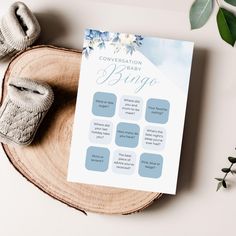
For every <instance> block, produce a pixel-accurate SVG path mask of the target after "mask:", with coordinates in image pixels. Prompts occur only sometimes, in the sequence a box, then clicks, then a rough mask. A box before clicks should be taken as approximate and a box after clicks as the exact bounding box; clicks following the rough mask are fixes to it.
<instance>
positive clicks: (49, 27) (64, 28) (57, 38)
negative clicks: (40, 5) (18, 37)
mask: <svg viewBox="0 0 236 236" xmlns="http://www.w3.org/2000/svg"><path fill="white" fill-rule="evenodd" d="M35 16H36V18H37V20H38V22H39V24H40V26H41V34H40V36H39V39H38V40H37V42H36V43H37V44H45V45H47V44H49V45H55V46H58V47H65V44H64V42H63V40H62V39H63V38H65V37H67V35H69V34H70V32H69V28H68V24H67V21H66V19H65V17H64V16H63V15H62V14H61V13H60V12H57V11H53V10H48V11H45V12H38V13H35ZM60 42H61V43H60Z"/></svg>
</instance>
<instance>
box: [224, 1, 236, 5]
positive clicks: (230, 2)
mask: <svg viewBox="0 0 236 236" xmlns="http://www.w3.org/2000/svg"><path fill="white" fill-rule="evenodd" d="M225 2H227V3H229V4H230V5H233V6H236V0H225Z"/></svg>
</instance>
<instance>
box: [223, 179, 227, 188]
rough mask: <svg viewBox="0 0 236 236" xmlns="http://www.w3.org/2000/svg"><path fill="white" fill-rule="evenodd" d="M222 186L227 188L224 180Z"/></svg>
mask: <svg viewBox="0 0 236 236" xmlns="http://www.w3.org/2000/svg"><path fill="white" fill-rule="evenodd" d="M222 186H223V187H224V188H227V184H226V182H225V180H222Z"/></svg>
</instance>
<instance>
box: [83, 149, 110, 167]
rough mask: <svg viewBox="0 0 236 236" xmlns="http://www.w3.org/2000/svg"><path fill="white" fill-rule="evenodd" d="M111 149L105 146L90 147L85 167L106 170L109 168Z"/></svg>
mask: <svg viewBox="0 0 236 236" xmlns="http://www.w3.org/2000/svg"><path fill="white" fill-rule="evenodd" d="M109 156H110V151H109V149H107V148H103V147H93V146H91V147H89V148H88V149H87V154H86V163H85V167H86V168H87V169H88V170H93V171H101V172H104V171H106V170H107V168H108V164H109Z"/></svg>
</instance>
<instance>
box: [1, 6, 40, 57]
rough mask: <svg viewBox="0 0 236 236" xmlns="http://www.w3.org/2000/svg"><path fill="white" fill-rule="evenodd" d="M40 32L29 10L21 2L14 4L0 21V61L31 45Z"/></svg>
mask: <svg viewBox="0 0 236 236" xmlns="http://www.w3.org/2000/svg"><path fill="white" fill-rule="evenodd" d="M40 31H41V29H40V25H39V23H38V21H37V19H36V17H35V16H34V15H33V13H32V12H31V11H30V9H29V8H28V7H27V6H26V5H25V4H24V3H22V2H16V3H14V4H13V5H12V6H11V7H10V9H9V11H8V12H7V13H6V14H5V15H4V16H3V17H2V19H1V21H0V59H2V58H3V57H5V56H6V55H9V54H11V53H15V52H18V51H21V50H24V49H26V48H27V47H28V46H30V45H32V44H33V43H34V41H35V40H36V39H37V38H38V37H39V34H40Z"/></svg>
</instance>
